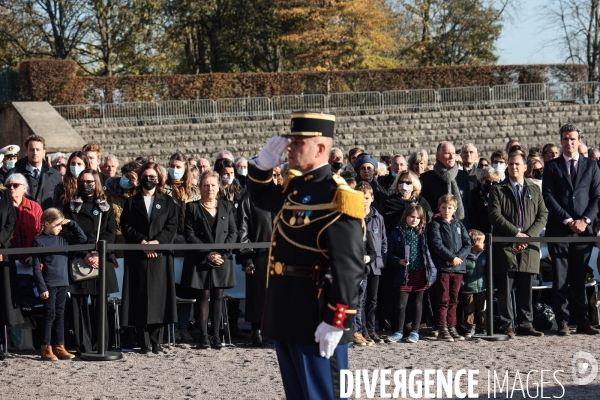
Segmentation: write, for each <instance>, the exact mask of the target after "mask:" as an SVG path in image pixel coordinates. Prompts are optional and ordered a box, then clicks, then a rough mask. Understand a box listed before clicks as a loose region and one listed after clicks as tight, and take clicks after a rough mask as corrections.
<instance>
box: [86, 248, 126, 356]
mask: <svg viewBox="0 0 600 400" xmlns="http://www.w3.org/2000/svg"><path fill="white" fill-rule="evenodd" d="M98 257H99V258H98V261H99V264H100V265H99V268H100V269H99V270H98V278H96V279H98V280H99V281H98V282H99V285H98V343H97V345H96V346H97V349H98V351H97V352H96V353H83V354H82V355H81V359H82V360H86V361H114V360H120V359H121V358H122V357H123V354H122V353H121V352H116V351H106V347H105V346H106V343H105V340H106V330H105V327H106V240H100V241H98Z"/></svg>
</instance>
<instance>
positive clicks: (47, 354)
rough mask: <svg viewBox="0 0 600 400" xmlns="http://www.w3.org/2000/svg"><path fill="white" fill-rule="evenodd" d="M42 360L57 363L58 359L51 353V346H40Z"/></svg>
mask: <svg viewBox="0 0 600 400" xmlns="http://www.w3.org/2000/svg"><path fill="white" fill-rule="evenodd" d="M42 360H43V361H58V358H56V356H55V355H54V353H53V352H52V346H46V345H44V344H43V345H42Z"/></svg>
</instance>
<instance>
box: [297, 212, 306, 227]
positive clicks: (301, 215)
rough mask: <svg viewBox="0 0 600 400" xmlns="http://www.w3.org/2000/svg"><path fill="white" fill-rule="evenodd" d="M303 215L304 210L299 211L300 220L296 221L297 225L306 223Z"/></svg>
mask: <svg viewBox="0 0 600 400" xmlns="http://www.w3.org/2000/svg"><path fill="white" fill-rule="evenodd" d="M302 217H304V212H303V211H301V212H299V213H298V220H297V221H296V224H297V225H302V224H303V223H304V218H302Z"/></svg>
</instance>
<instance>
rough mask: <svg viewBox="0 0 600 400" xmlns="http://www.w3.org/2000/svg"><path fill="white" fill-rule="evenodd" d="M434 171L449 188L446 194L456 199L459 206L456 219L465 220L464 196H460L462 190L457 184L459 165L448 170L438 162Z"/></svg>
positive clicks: (457, 206)
mask: <svg viewBox="0 0 600 400" xmlns="http://www.w3.org/2000/svg"><path fill="white" fill-rule="evenodd" d="M433 171H434V172H435V174H436V175H437V176H439V177H440V179H441V180H442V181H444V183H445V184H446V185H448V188H447V189H446V193H451V194H453V195H454V197H456V200H457V201H458V204H457V205H456V214H455V215H456V218H458V219H460V220H463V219H464V218H465V209H464V207H463V203H462V196H461V195H460V190H459V189H458V184H457V183H456V176H457V175H458V164H454V167H452V168H450V169H447V168H444V166H443V165H442V164H441V163H440V162H439V161H436V162H435V165H434V166H433Z"/></svg>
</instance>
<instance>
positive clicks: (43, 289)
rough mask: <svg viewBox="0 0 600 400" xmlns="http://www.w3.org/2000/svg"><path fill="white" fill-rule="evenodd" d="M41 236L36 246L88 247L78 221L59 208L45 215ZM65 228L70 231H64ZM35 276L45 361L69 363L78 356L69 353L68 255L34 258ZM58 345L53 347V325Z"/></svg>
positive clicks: (66, 253) (43, 215) (39, 255)
mask: <svg viewBox="0 0 600 400" xmlns="http://www.w3.org/2000/svg"><path fill="white" fill-rule="evenodd" d="M41 225H42V233H40V234H39V235H38V236H37V237H36V238H35V239H34V240H33V247H52V246H66V245H69V244H85V243H87V237H86V236H85V233H83V231H82V230H81V228H80V227H79V225H77V223H76V222H75V221H70V220H68V219H65V217H64V216H63V214H62V213H61V212H60V211H59V210H58V209H56V208H49V209H47V210H46V211H44V213H43V214H42V222H41ZM63 228H65V229H69V230H71V232H62V230H63ZM32 261H33V275H34V276H35V282H36V286H37V289H38V292H39V293H40V298H41V299H42V300H43V301H44V318H43V320H44V336H43V341H42V360H45V361H57V360H58V359H61V360H70V359H72V358H74V357H75V356H74V355H73V354H71V353H69V352H68V351H67V350H66V349H65V346H64V343H65V303H66V300H67V287H68V286H69V275H68V274H69V253H68V252H67V251H56V252H52V253H37V254H34V255H33V256H32ZM53 324H54V335H55V340H56V345H55V346H54V349H53V348H52V346H51V344H52V342H51V340H52V325H53Z"/></svg>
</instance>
